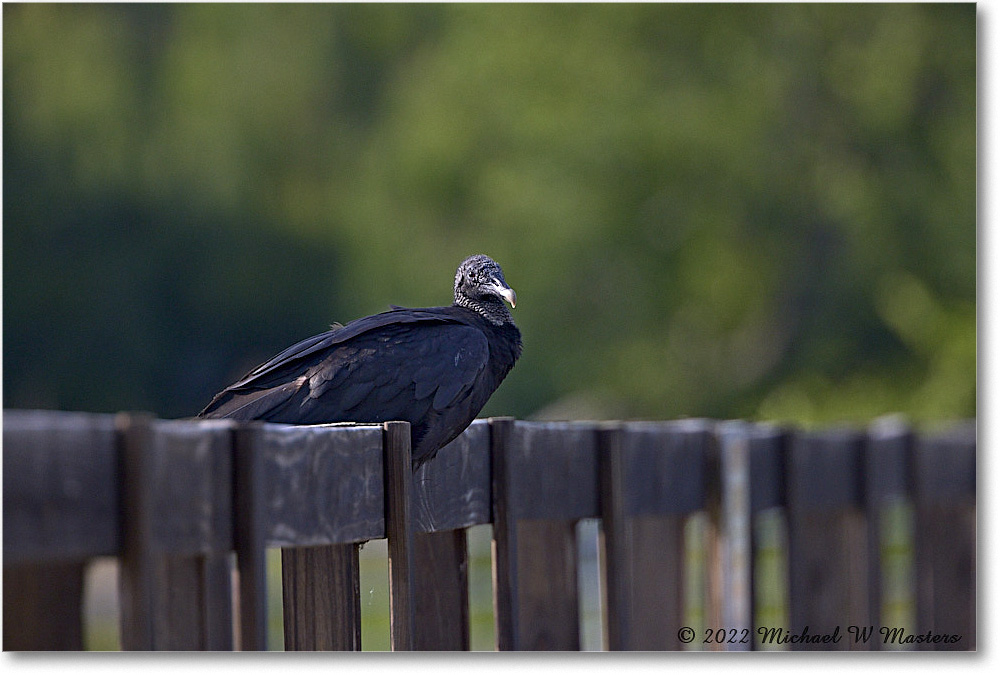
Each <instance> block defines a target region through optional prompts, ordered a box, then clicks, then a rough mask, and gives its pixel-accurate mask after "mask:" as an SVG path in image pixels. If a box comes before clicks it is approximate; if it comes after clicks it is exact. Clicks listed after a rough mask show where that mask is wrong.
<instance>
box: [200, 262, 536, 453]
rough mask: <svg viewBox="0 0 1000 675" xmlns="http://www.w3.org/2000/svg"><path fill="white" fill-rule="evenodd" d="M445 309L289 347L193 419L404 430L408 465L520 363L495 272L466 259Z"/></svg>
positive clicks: (457, 427)
mask: <svg viewBox="0 0 1000 675" xmlns="http://www.w3.org/2000/svg"><path fill="white" fill-rule="evenodd" d="M454 288H455V300H454V303H453V304H452V305H451V306H450V307H428V308H422V309H408V308H404V307H395V306H394V307H393V308H392V309H391V310H390V311H388V312H383V313H381V314H375V315H373V316H368V317H365V318H363V319H357V320H356V321H352V322H351V323H349V324H347V325H346V326H337V327H335V328H334V329H333V330H330V331H327V332H325V333H320V334H319V335H315V336H313V337H311V338H308V339H306V340H303V341H302V342H299V343H298V344H295V345H292V346H291V347H289V348H288V349H286V350H284V351H283V352H281V353H280V354H278V355H277V356H275V357H273V358H272V359H270V360H269V361H267V362H266V363H264V364H262V365H260V366H258V367H257V368H254V369H253V370H252V371H250V372H249V373H248V374H247V375H246V376H244V377H243V378H242V379H241V380H239V381H238V382H236V383H235V384H233V385H231V386H229V387H227V388H226V389H225V390H223V391H222V392H220V393H219V394H218V395H216V396H215V398H214V399H212V402H211V403H209V404H208V406H207V407H206V408H205V409H204V410H203V411H201V413H200V414H199V417H215V418H218V417H224V418H230V419H237V420H265V421H269V422H281V423H285V424H320V423H327V422H385V421H388V420H405V421H407V422H409V423H410V425H411V435H412V439H411V440H412V453H413V461H414V465H415V466H419V465H420V464H421V463H423V462H425V461H427V460H429V459H430V458H432V457H433V456H434V455H435V453H437V451H438V450H439V449H440V448H441V447H442V446H443V445H445V444H446V443H448V442H449V441H450V440H452V439H453V438H455V437H456V436H458V435H459V434H460V433H462V431H463V430H465V428H466V427H467V426H469V423H471V422H472V420H474V419H475V418H476V415H478V414H479V411H480V410H482V408H483V406H484V405H485V404H486V401H487V400H488V399H489V397H490V396H491V395H492V394H493V392H494V391H495V390H496V388H497V387H498V386H499V385H500V383H501V382H502V381H503V379H504V377H506V375H507V373H508V372H510V369H511V368H512V367H513V366H514V362H515V361H516V360H517V358H518V357H519V356H520V355H521V333H520V331H519V330H518V329H517V326H515V325H514V321H513V318H512V317H511V315H510V312H509V311H508V309H507V307H506V306H504V302H503V301H504V300H507V301H508V302H509V303H510V304H511V306H512V307H513V306H514V304H515V302H516V295H515V294H514V291H513V290H511V288H510V286H508V285H507V282H506V281H505V280H504V276H503V271H502V270H501V269H500V266H499V265H498V264H497V263H496V262H494V261H493V260H491V259H490V258H488V257H487V256H485V255H475V256H472V257H470V258H467V259H466V260H464V261H463V262H462V264H461V265H459V267H458V271H457V272H456V274H455V287H454Z"/></svg>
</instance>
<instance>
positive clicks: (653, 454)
mask: <svg viewBox="0 0 1000 675" xmlns="http://www.w3.org/2000/svg"><path fill="white" fill-rule="evenodd" d="M600 433H601V436H600V438H602V441H601V442H602V455H601V456H602V468H601V474H602V477H603V480H604V481H605V483H604V486H603V489H602V499H601V508H602V510H603V513H602V517H603V518H604V520H605V528H608V526H609V520H610V528H611V532H610V536H609V532H608V531H607V529H606V531H605V540H604V545H605V549H606V550H605V560H606V561H607V567H606V568H605V579H606V584H607V588H608V593H609V595H608V602H607V614H608V627H609V630H608V648H609V649H612V650H617V649H627V650H636V649H639V650H663V649H681V648H683V645H684V644H685V643H686V642H687V641H682V634H681V631H680V629H681V628H682V627H683V626H684V620H683V619H684V540H685V538H684V524H685V521H686V518H687V516H688V515H690V514H691V513H693V512H695V511H699V510H701V509H703V508H705V506H706V498H707V492H706V470H707V468H708V464H707V460H708V450H709V445H708V444H709V442H710V435H709V428H708V426H707V425H706V424H705V423H703V422H702V421H699V420H688V421H685V422H683V423H678V424H673V425H661V424H627V425H625V426H624V427H623V428H622V429H621V430H612V431H610V432H609V431H601V432H600ZM615 596H617V599H615ZM613 623H616V624H617V626H616V627H615V628H612V624H613ZM616 634H617V637H615V635H616Z"/></svg>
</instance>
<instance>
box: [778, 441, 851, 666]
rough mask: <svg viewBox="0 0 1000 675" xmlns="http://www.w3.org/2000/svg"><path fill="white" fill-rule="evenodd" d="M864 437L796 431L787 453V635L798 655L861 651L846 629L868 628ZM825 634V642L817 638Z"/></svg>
mask: <svg viewBox="0 0 1000 675" xmlns="http://www.w3.org/2000/svg"><path fill="white" fill-rule="evenodd" d="M861 450H862V437H861V435H860V434H859V433H857V432H855V431H850V430H842V431H837V430H831V431H826V432H817V433H802V434H798V435H797V436H796V437H795V438H794V440H793V443H792V447H791V451H790V453H789V456H788V466H787V475H788V574H789V590H788V597H789V624H790V626H789V631H790V632H791V633H792V634H793V635H805V636H806V637H811V638H813V639H802V640H798V641H796V642H794V643H790V646H791V647H792V648H793V649H800V650H865V649H870V648H871V644H870V643H864V642H860V641H855V640H854V639H852V637H853V636H852V635H850V634H848V633H847V629H848V627H849V626H867V625H869V623H870V621H869V617H868V591H867V588H868V585H867V578H866V577H867V571H868V563H867V554H868V543H867V541H866V534H867V531H866V528H865V523H864V514H863V512H862V511H861V506H862V490H863V488H862V485H861V466H862V465H861ZM824 636H829V640H828V641H822V638H823V637H824Z"/></svg>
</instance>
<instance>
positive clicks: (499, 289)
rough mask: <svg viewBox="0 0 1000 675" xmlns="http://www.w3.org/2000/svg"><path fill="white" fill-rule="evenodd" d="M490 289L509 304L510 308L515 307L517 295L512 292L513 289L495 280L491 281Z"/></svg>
mask: <svg viewBox="0 0 1000 675" xmlns="http://www.w3.org/2000/svg"><path fill="white" fill-rule="evenodd" d="M491 287H492V289H493V290H494V291H496V293H497V295H499V296H500V297H501V298H503V299H504V300H506V301H507V302H509V303H510V306H511V307H516V306H517V293H515V292H514V289H513V288H511V287H510V286H508V285H507V284H505V283H503V282H502V281H498V280H496V279H494V280H493V283H492V284H491Z"/></svg>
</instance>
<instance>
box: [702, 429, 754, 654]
mask: <svg viewBox="0 0 1000 675" xmlns="http://www.w3.org/2000/svg"><path fill="white" fill-rule="evenodd" d="M716 437H717V439H718V443H717V446H716V447H717V450H718V471H717V472H716V480H717V481H718V482H719V483H721V484H720V485H719V489H718V490H717V491H715V492H714V493H713V496H714V499H713V501H715V499H717V500H718V503H717V504H714V505H713V508H712V509H711V511H712V515H713V516H714V518H713V519H715V520H716V531H717V532H718V535H719V538H720V540H721V541H720V545H719V557H718V560H717V571H716V574H717V579H718V581H717V584H718V586H717V588H716V589H715V590H716V592H715V593H713V594H712V596H713V599H715V603H717V605H718V609H717V610H716V611H715V612H713V614H714V615H715V616H714V619H715V620H712V621H710V622H709V625H710V626H717V627H723V628H725V629H727V630H728V629H732V630H733V631H735V633H734V634H733V637H734V639H732V640H728V639H727V640H725V641H724V642H723V643H722V644H721V645H720V647H721V648H722V649H725V650H726V651H747V650H750V649H752V648H753V556H752V551H753V548H752V546H751V540H752V532H751V530H752V529H753V512H752V511H751V509H750V494H751V490H750V425H749V424H747V423H746V422H741V421H732V422H727V423H725V424H721V425H719V427H718V428H717V432H716ZM727 637H728V636H727Z"/></svg>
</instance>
